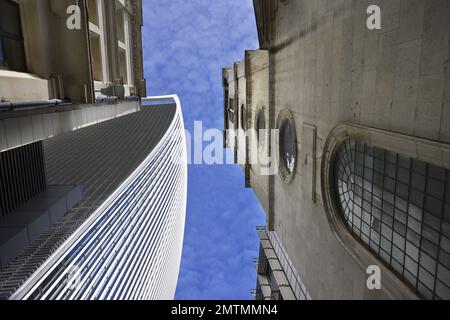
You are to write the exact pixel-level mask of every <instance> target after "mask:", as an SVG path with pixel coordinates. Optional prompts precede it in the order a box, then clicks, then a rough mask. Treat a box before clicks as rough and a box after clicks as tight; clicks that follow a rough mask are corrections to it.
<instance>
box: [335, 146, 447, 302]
mask: <svg viewBox="0 0 450 320" xmlns="http://www.w3.org/2000/svg"><path fill="white" fill-rule="evenodd" d="M334 178H335V192H336V199H337V201H338V206H339V209H340V211H341V214H342V217H343V219H344V221H345V223H346V225H347V226H348V229H349V230H350V231H351V232H352V234H353V235H354V236H355V237H356V238H358V239H359V240H361V241H362V242H363V243H364V244H365V245H366V246H367V247H368V248H370V250H371V251H372V252H373V253H374V254H375V255H376V256H377V257H378V258H379V259H381V260H382V261H383V262H384V263H385V264H386V265H388V266H389V267H390V268H391V269H392V270H393V271H394V272H395V273H396V274H397V275H399V276H400V277H401V278H402V279H403V280H404V281H405V282H406V283H407V284H409V286H410V287H412V288H413V289H415V290H416V292H417V293H418V294H419V295H421V296H423V297H424V298H428V299H450V271H449V270H450V170H447V169H444V168H441V167H437V166H435V165H432V164H429V163H425V162H421V161H419V160H416V159H411V158H408V157H405V156H403V155H401V154H397V153H395V152H391V151H387V150H383V149H380V148H376V147H372V146H369V145H367V144H364V143H361V142H359V141H356V140H354V139H349V140H346V141H345V142H343V143H342V145H341V146H340V147H339V150H338V151H337V155H336V159H335V163H334Z"/></svg>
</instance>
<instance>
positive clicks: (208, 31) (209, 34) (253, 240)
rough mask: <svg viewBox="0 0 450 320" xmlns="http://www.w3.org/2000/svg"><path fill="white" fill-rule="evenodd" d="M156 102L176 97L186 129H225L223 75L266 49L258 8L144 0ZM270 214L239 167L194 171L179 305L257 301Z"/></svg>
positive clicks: (225, 2) (147, 62) (227, 1)
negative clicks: (258, 261) (260, 229)
mask: <svg viewBox="0 0 450 320" xmlns="http://www.w3.org/2000/svg"><path fill="white" fill-rule="evenodd" d="M143 5H144V29H143V42H144V44H143V45H144V68H145V74H146V78H147V87H148V95H160V94H171V93H176V94H178V95H179V96H180V98H181V102H182V105H183V112H184V117H185V125H186V129H188V130H190V131H191V132H193V126H194V121H203V127H204V128H205V129H208V128H218V129H220V130H222V129H223V93H222V87H221V68H222V67H223V66H231V65H232V63H233V62H234V61H237V60H241V59H242V58H243V55H244V50H246V49H256V48H258V41H257V33H256V26H255V18H254V11H253V5H252V1H251V0H214V1H211V0H167V1H161V0H144V1H143ZM264 223H265V218H264V213H263V211H262V209H261V206H260V205H259V202H258V201H257V199H256V197H255V195H254V193H253V191H252V190H246V189H245V188H244V176H243V174H242V171H241V169H240V168H239V167H237V166H226V165H222V166H190V167H189V194H188V209H187V220H186V234H185V244H184V249H183V250H184V251H183V258H182V263H181V272H180V278H179V284H178V290H177V294H176V298H177V299H181V300H185V299H192V300H197V299H200V300H201V299H250V298H251V295H250V290H251V289H253V288H254V287H255V285H256V272H255V266H254V264H253V258H254V257H257V256H258V249H259V244H258V238H257V235H256V230H255V227H256V226H258V225H264Z"/></svg>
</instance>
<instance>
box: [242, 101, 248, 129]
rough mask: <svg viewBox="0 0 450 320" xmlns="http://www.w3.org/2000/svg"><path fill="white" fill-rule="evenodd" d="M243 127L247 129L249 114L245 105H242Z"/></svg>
mask: <svg viewBox="0 0 450 320" xmlns="http://www.w3.org/2000/svg"><path fill="white" fill-rule="evenodd" d="M241 128H242V130H247V114H246V113H245V106H244V105H242V106H241Z"/></svg>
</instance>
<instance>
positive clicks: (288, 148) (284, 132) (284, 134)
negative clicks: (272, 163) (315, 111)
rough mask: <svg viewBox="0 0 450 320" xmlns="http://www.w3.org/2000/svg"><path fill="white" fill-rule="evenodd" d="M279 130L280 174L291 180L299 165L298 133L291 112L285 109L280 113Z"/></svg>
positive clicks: (287, 180)
mask: <svg viewBox="0 0 450 320" xmlns="http://www.w3.org/2000/svg"><path fill="white" fill-rule="evenodd" d="M278 130H279V165H280V175H281V177H282V179H283V180H285V181H286V182H290V181H291V180H292V179H293V177H294V175H295V169H296V166H297V133H296V130H295V124H294V119H293V117H292V115H291V113H290V112H288V111H284V112H282V113H281V114H280V117H279V121H278Z"/></svg>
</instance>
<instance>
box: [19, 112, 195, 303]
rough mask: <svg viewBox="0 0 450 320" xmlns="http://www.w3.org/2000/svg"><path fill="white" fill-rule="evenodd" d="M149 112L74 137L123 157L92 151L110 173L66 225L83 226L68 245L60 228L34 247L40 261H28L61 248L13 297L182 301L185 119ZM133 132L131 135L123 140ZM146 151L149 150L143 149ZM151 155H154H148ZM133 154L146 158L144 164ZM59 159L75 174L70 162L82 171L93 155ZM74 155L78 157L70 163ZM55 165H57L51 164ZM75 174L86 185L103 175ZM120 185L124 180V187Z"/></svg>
mask: <svg viewBox="0 0 450 320" xmlns="http://www.w3.org/2000/svg"><path fill="white" fill-rule="evenodd" d="M143 109H145V110H143V111H141V112H139V113H136V114H133V115H130V116H127V117H124V118H121V119H117V120H115V121H112V122H108V123H105V124H104V125H102V126H101V125H98V126H94V127H92V129H90V130H85V131H82V133H83V134H84V135H85V136H86V137H88V136H89V137H90V139H87V140H84V139H81V138H80V136H79V135H76V134H73V135H69V136H67V137H66V139H72V140H74V141H75V140H76V141H77V143H80V144H84V141H92V139H97V140H95V143H91V144H89V146H86V148H87V149H89V150H91V149H95V148H97V147H100V146H102V145H106V147H105V148H106V150H109V151H110V152H111V155H113V156H114V157H115V158H114V159H108V158H105V154H104V152H99V153H98V157H97V155H94V154H93V152H91V153H90V155H91V156H92V159H90V161H91V165H92V167H93V168H94V169H96V171H102V170H103V168H102V166H103V167H107V168H108V169H105V172H106V173H107V178H102V177H103V176H104V175H102V174H101V179H100V180H99V181H98V183H92V182H90V183H86V184H85V185H84V186H85V187H86V188H87V192H86V194H87V195H86V197H85V198H86V199H84V200H83V201H84V202H83V203H82V204H81V205H79V206H78V207H77V208H75V209H74V210H72V211H71V212H69V213H68V214H67V215H66V217H65V219H64V221H63V222H62V223H61V227H64V226H66V225H68V224H69V223H68V222H69V221H72V220H73V221H75V222H76V223H78V221H81V222H80V223H79V225H78V227H77V228H76V229H75V231H74V232H73V233H71V235H70V236H69V237H68V238H67V239H64V238H62V239H60V238H61V237H59V236H58V235H59V233H61V232H62V231H63V230H64V229H63V228H62V229H61V230H59V229H57V228H56V229H52V231H51V235H50V236H49V235H46V236H45V237H43V238H42V240H40V241H38V242H36V244H34V245H33V247H32V248H31V249H33V250H34V251H33V252H34V255H33V256H31V255H30V254H27V255H26V258H27V259H28V257H34V258H36V257H37V256H38V255H43V254H45V255H47V254H48V253H50V250H49V249H46V248H47V247H49V248H50V246H52V247H54V246H55V245H56V247H57V249H56V250H55V251H54V252H52V253H51V255H49V256H47V257H46V258H45V262H43V264H42V265H41V267H40V268H39V269H38V270H36V271H35V272H34V273H33V274H32V275H31V276H30V275H29V277H28V279H27V281H26V282H25V283H24V284H23V285H22V286H21V288H19V289H18V290H17V291H16V292H15V293H14V295H13V296H12V297H11V299H34V300H160V299H164V300H170V299H173V298H174V295H175V290H176V286H177V281H178V273H179V268H180V261H181V253H182V245H183V237H184V225H185V215H186V196H187V163H186V141H185V132H184V126H183V119H182V114H181V107H180V106H178V105H177V106H175V105H167V106H156V107H154V106H147V107H143ZM175 110H176V111H175ZM164 123H167V126H165V125H164ZM158 125H159V126H160V127H158ZM125 132H127V133H128V136H126V137H125V138H124V140H123V141H118V140H120V137H124V136H123V133H125ZM111 135H113V137H111V141H106V140H105V137H108V136H111ZM63 138H64V137H63ZM65 142H66V140H64V139H60V140H57V141H56V142H55V143H54V147H56V148H57V149H58V150H61V148H62V147H64V146H65V147H67V143H65ZM72 143H74V142H72ZM139 146H141V149H142V150H136V148H139ZM52 147H53V146H52ZM149 149H150V150H151V151H143V150H149ZM103 151H104V150H103ZM133 152H137V153H139V154H143V155H144V156H143V157H142V158H140V157H138V156H137V155H136V154H134V155H133V154H132V153H133ZM87 154H88V153H87ZM52 156H53V154H52ZM55 157H56V158H57V159H58V161H56V162H57V163H62V164H64V165H63V166H62V168H63V169H64V170H65V171H68V170H69V169H67V166H66V165H65V163H67V162H69V163H70V161H73V163H71V165H72V164H73V165H72V167H76V166H77V163H78V162H82V161H83V157H85V153H75V154H72V155H71V154H68V155H67V157H68V158H67V159H66V158H64V159H60V158H61V157H60V156H55ZM71 157H74V158H75V159H74V160H70V158H71ZM49 162H50V163H53V162H52V161H51V160H50V161H49ZM133 163H136V164H137V165H136V166H134V164H133ZM51 167H55V166H54V165H51ZM81 168H84V166H81ZM126 168H132V171H130V172H129V173H128V171H127V170H128V169H126ZM51 171H56V172H60V171H61V170H58V169H56V170H51ZM122 171H123V172H122ZM121 172H122V173H121ZM114 173H115V175H114ZM73 174H74V176H76V177H81V179H83V177H86V179H89V177H90V176H92V175H95V174H94V173H91V174H90V173H89V171H87V170H85V172H79V171H77V168H75V169H73ZM66 175H67V174H66ZM66 175H64V179H66V178H65V177H66ZM51 176H55V174H52V175H51ZM56 176H58V174H56ZM122 176H123V177H124V178H123V180H122ZM93 179H94V180H95V177H94V178H93ZM116 180H121V181H122V182H120V183H119V184H118V185H117V187H116V185H115V181H116ZM106 184H108V185H106ZM105 188H108V190H109V189H111V194H110V195H109V196H108V197H107V198H105V199H104V200H102V201H101V202H100V203H99V205H98V206H97V205H96V203H97V200H95V199H97V193H96V190H106V189H105ZM102 192H103V191H102ZM89 204H90V205H91V206H92V208H91V209H90V208H89ZM87 210H88V211H87ZM81 215H88V218H87V219H86V220H85V221H82V219H81V218H80V217H79V216H81ZM51 239H55V241H56V240H57V241H58V242H57V243H55V241H51ZM63 239H64V241H63ZM31 249H29V250H31ZM30 252H31V251H30ZM22 260H23V262H21V261H22ZM17 263H18V266H19V268H18V269H20V267H22V266H23V267H26V266H28V265H30V264H29V261H28V260H26V259H25V258H23V259H19V260H18V262H17ZM19 263H20V264H19ZM22 273H23V272H20V274H22ZM18 274H19V273H18Z"/></svg>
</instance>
